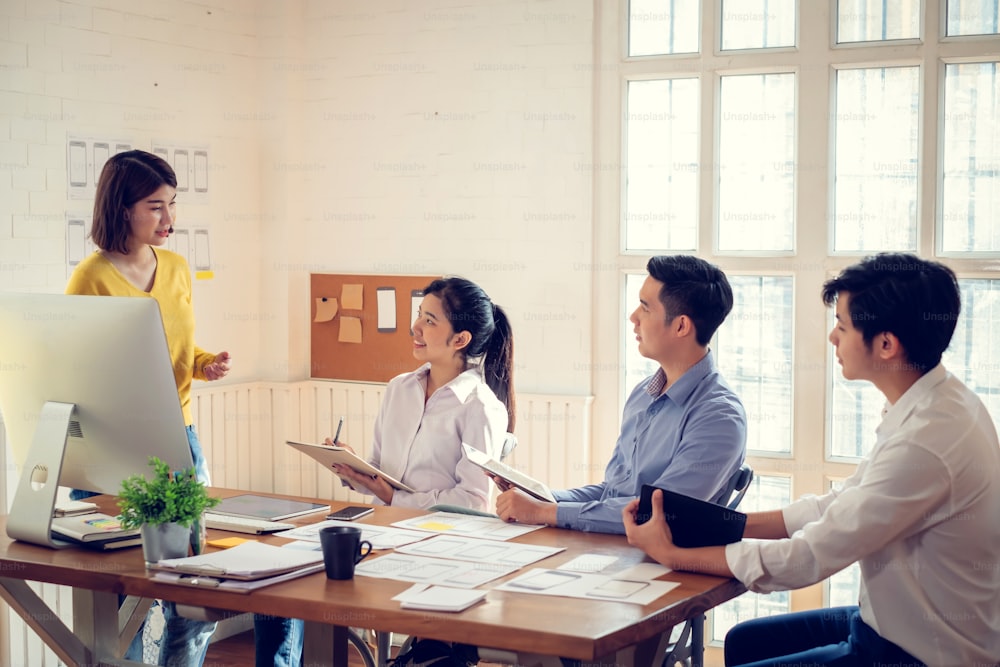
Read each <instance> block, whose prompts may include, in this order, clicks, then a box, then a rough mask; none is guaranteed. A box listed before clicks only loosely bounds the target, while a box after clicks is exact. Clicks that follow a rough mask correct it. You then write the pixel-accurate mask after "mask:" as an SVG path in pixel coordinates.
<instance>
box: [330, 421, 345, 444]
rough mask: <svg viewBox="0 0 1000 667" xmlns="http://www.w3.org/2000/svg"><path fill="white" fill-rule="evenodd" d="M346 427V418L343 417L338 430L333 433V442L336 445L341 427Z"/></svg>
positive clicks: (338, 424)
mask: <svg viewBox="0 0 1000 667" xmlns="http://www.w3.org/2000/svg"><path fill="white" fill-rule="evenodd" d="M342 428H344V418H343V417H341V418H340V421H339V422H338V423H337V432H336V433H334V434H333V444H334V445H336V444H337V443H338V442H339V440H340V429H342Z"/></svg>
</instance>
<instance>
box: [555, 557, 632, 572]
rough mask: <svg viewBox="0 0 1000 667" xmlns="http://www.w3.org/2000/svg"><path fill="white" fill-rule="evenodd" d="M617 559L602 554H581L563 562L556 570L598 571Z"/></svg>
mask: <svg viewBox="0 0 1000 667" xmlns="http://www.w3.org/2000/svg"><path fill="white" fill-rule="evenodd" d="M617 560H618V557H617V556H607V555H604V554H583V555H582V556H577V557H576V558H574V559H573V560H571V561H568V562H566V563H563V564H562V565H560V566H559V567H557V568H556V569H557V570H569V571H571V572H600V571H601V570H603V569H604V568H606V567H608V566H609V565H613V564H614V563H615V561H617Z"/></svg>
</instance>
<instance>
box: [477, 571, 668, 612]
mask: <svg viewBox="0 0 1000 667" xmlns="http://www.w3.org/2000/svg"><path fill="white" fill-rule="evenodd" d="M625 585H632V587H634V588H637V590H635V592H631V593H626V592H623V591H622V590H621V587H623V586H625ZM678 586H680V582H676V581H629V580H625V579H620V578H617V577H609V576H607V575H602V574H584V573H580V572H569V571H566V570H546V569H544V568H532V569H530V570H528V571H527V572H525V573H524V574H522V575H521V576H519V577H517V578H516V579H511V580H510V581H506V582H504V583H502V584H500V585H499V586H497V587H496V588H495V589H494V590H498V591H507V592H509V593H532V594H536V595H556V596H560V597H569V598H583V599H587V600H606V601H607V600H611V601H614V602H628V603H631V604H649V603H650V602H652V601H653V600H655V599H656V598H658V597H660V596H661V595H666V594H667V593H669V592H670V591H672V590H673V589H675V588H677V587H678ZM602 592H606V593H604V594H602Z"/></svg>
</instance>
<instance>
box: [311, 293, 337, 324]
mask: <svg viewBox="0 0 1000 667" xmlns="http://www.w3.org/2000/svg"><path fill="white" fill-rule="evenodd" d="M337 310H338V308H337V299H335V298H333V297H328V296H321V297H319V298H317V299H316V318H315V319H314V320H313V322H329V321H330V320H332V319H333V318H335V317H336V316H337Z"/></svg>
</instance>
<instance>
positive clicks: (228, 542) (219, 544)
mask: <svg viewBox="0 0 1000 667" xmlns="http://www.w3.org/2000/svg"><path fill="white" fill-rule="evenodd" d="M251 541H252V540H250V539H249V538H246V537H220V538H218V539H214V540H208V541H207V542H206V543H205V544H207V545H208V546H210V547H215V548H216V549H228V548H229V547H235V546H236V545H237V544H243V543H244V542H251Z"/></svg>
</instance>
